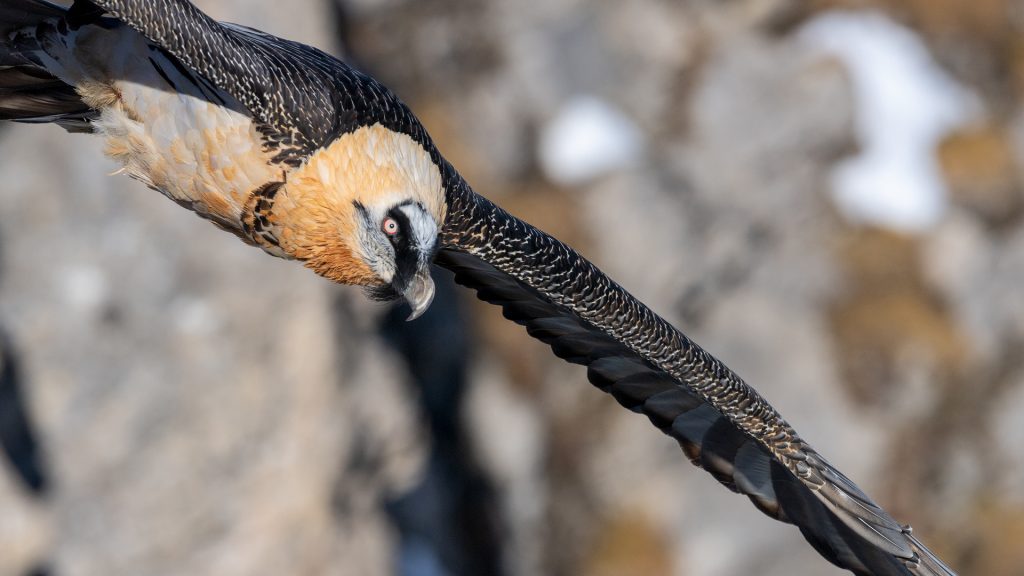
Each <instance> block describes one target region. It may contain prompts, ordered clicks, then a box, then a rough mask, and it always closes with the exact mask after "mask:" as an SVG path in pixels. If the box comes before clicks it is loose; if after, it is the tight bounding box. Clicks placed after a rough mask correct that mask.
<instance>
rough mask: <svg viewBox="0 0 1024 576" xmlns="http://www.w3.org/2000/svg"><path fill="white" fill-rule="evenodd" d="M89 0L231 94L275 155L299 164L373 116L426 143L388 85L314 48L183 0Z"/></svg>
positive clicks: (368, 122)
mask: <svg viewBox="0 0 1024 576" xmlns="http://www.w3.org/2000/svg"><path fill="white" fill-rule="evenodd" d="M79 2H81V0H79ZM92 3H93V4H95V5H96V6H98V7H100V8H102V9H103V10H106V11H107V12H108V13H110V14H111V15H112V16H114V17H115V18H117V19H118V20H121V21H123V22H125V23H126V24H128V25H129V26H131V27H132V28H135V29H136V30H138V31H139V32H141V33H142V34H143V35H144V36H145V37H146V38H147V39H149V41H150V42H153V43H154V44H156V45H158V46H160V47H161V48H163V49H164V50H166V51H167V52H168V53H169V54H171V55H173V56H174V57H175V58H177V59H178V60H179V61H180V62H181V63H182V64H183V65H185V66H186V67H188V68H189V69H191V70H192V71H194V72H195V73H197V74H199V75H201V76H203V77H204V78H205V79H207V80H208V81H210V82H212V83H213V84H214V85H215V86H217V87H218V88H220V89H221V90H224V91H225V92H227V93H228V94H230V95H231V96H233V97H234V98H235V99H236V100H238V101H239V102H240V103H241V104H242V105H243V106H245V108H246V109H247V110H249V112H250V113H251V114H252V115H253V118H255V119H256V121H257V125H258V127H259V130H260V132H261V133H262V134H263V136H264V138H265V139H266V143H267V145H268V147H269V148H270V149H272V150H274V151H275V152H276V157H275V159H276V160H277V161H278V162H282V163H285V164H290V165H293V166H294V165H299V164H301V163H302V162H303V160H304V159H305V158H307V157H308V156H309V155H310V154H312V153H313V152H315V151H316V150H318V149H320V148H322V147H324V146H326V145H327V144H330V143H331V142H333V141H334V140H336V139H337V138H338V137H339V136H341V135H342V134H345V133H347V132H351V131H353V130H355V129H357V128H359V127H361V126H370V125H373V124H378V123H379V124H381V125H383V126H384V127H385V128H388V129H390V130H392V131H395V132H400V133H403V134H408V135H409V136H411V137H412V138H413V139H414V140H416V141H417V142H419V143H421V144H423V145H424V147H425V148H428V149H430V148H432V147H431V146H429V145H427V144H428V142H429V138H428V136H427V134H426V132H425V131H424V130H423V128H422V127H421V126H420V124H419V122H417V121H416V119H415V117H414V116H413V115H412V113H411V112H410V111H409V109H408V108H407V107H406V106H405V104H403V103H402V102H401V101H400V100H399V99H398V98H397V97H395V96H394V95H393V94H392V93H391V92H390V91H389V90H387V89H386V88H384V87H383V86H381V85H380V84H379V83H378V82H377V81H376V80H374V79H373V78H371V77H369V76H367V75H365V74H363V73H361V72H359V71H357V70H355V69H353V68H351V67H350V66H348V65H347V64H345V63H344V62H341V61H340V60H338V59H336V58H334V57H333V56H330V55H328V54H325V53H324V52H322V51H320V50H317V49H316V48H312V47H310V46H306V45H304V44H300V43H298V42H292V41H289V40H283V39H281V38H277V37H275V36H271V35H269V34H265V33H263V32H259V31H257V30H252V29H250V28H246V27H243V26H238V25H235V24H226V23H221V22H217V21H216V20H214V19H212V18H210V17H209V16H207V15H206V14H204V13H203V12H201V11H200V10H199V9H198V8H196V7H195V6H194V5H192V3H191V2H189V1H188V0H92Z"/></svg>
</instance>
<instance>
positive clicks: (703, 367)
mask: <svg viewBox="0 0 1024 576" xmlns="http://www.w3.org/2000/svg"><path fill="white" fill-rule="evenodd" d="M448 173H449V185H448V187H447V189H448V220H447V222H446V224H445V228H444V230H443V232H442V240H443V245H444V248H443V250H442V251H441V253H440V254H439V256H438V260H437V262H438V263H439V264H440V265H441V266H444V267H446V268H448V269H450V270H452V271H454V272H455V280H456V282H458V283H460V284H463V285H465V286H468V287H470V288H473V289H474V290H476V291H477V293H478V296H479V297H480V298H481V299H482V300H485V301H487V302H490V303H492V304H496V305H499V306H501V307H502V309H503V311H504V315H505V317H506V318H508V319H509V320H513V321H515V322H517V323H519V324H521V325H523V326H525V327H526V330H527V332H528V333H529V334H530V335H531V336H533V337H534V338H537V339H539V340H542V341H543V342H545V343H547V344H548V345H550V346H551V348H552V350H553V351H554V353H555V354H556V355H558V356H559V357H561V358H563V359H565V360H567V361H569V362H573V363H576V364H582V365H584V366H586V367H587V376H588V377H589V379H590V381H591V382H592V383H593V384H594V385H595V386H597V387H598V388H600V389H601V390H604V391H605V392H608V393H610V394H611V395H612V396H614V397H615V399H616V400H618V401H619V403H621V404H622V405H623V406H625V407H626V408H629V409H631V410H633V411H635V412H639V413H642V414H645V415H646V416H647V417H648V418H649V419H650V420H651V422H652V423H653V424H654V425H655V426H657V427H658V428H660V429H661V430H662V431H663V432H665V433H666V434H668V435H670V436H672V437H673V438H675V439H676V440H677V441H678V442H679V443H680V445H681V446H682V448H683V450H684V451H685V452H686V454H687V456H688V457H689V458H690V460H691V461H692V462H693V463H694V464H696V465H698V466H701V467H702V468H704V469H705V470H707V471H708V472H710V473H711V474H712V475H713V476H714V477H715V478H717V479H718V480H719V481H720V482H721V483H722V484H724V485H725V486H727V487H728V488H730V489H731V490H733V491H736V492H739V493H741V494H745V495H747V496H748V497H749V498H750V500H751V501H752V502H753V503H754V505H755V506H757V507H758V508H759V509H760V510H762V511H763V512H764V513H766V514H768V515H769V516H771V517H773V518H776V519H778V520H781V521H784V522H790V523H793V524H795V525H796V526H798V527H799V528H800V531H801V532H802V533H803V535H804V536H805V537H806V538H807V540H808V541H809V542H810V543H811V544H812V545H813V546H814V547H815V548H816V549H817V550H818V552H820V553H821V554H822V555H823V556H824V557H825V558H827V559H828V560H830V561H832V562H833V563H835V564H836V565H838V566H840V567H843V568H846V569H848V570H850V571H852V572H854V573H856V574H861V575H865V576H867V575H890V574H891V575H897V574H898V575H910V574H913V575H935V576H949V575H952V574H953V572H952V571H951V570H950V569H949V568H947V567H945V566H944V565H943V564H942V563H941V562H940V561H939V560H938V559H937V558H936V557H935V556H934V555H933V554H932V553H931V552H929V551H928V550H927V549H926V548H924V547H923V546H922V545H921V544H920V542H918V541H917V540H916V539H915V538H914V537H913V536H911V534H910V531H909V529H906V528H903V527H901V526H900V525H899V524H898V523H897V522H896V521H895V520H893V519H892V518H891V517H890V516H889V515H888V514H887V513H886V512H885V511H884V510H882V509H881V508H880V507H879V506H878V505H877V504H875V503H874V502H872V501H871V499H870V498H868V496H867V495H865V494H864V493H863V492H862V491H861V490H860V489H859V488H857V486H856V485H854V484H853V482H851V481H850V480H849V479H847V478H846V477H845V476H844V475H843V474H842V473H840V472H839V471H838V470H836V469H835V468H834V467H833V466H831V465H830V464H829V463H828V462H827V461H825V459H824V458H822V457H821V456H820V455H819V454H818V453H817V452H815V451H814V450H813V449H812V448H811V447H810V446H809V445H807V443H805V442H804V441H803V440H802V439H801V438H800V437H799V436H798V435H797V434H796V432H795V431H794V430H793V429H792V428H791V427H790V426H789V425H788V424H787V423H786V422H785V421H784V420H783V419H782V417H781V416H780V415H779V414H778V413H777V412H776V411H775V410H774V409H773V408H772V407H771V406H770V405H769V404H768V403H767V401H765V400H764V399H763V398H762V397H761V396H760V395H759V394H758V393H757V392H756V391H755V390H754V389H752V388H751V387H750V386H748V385H747V384H746V383H744V382H743V381H742V380H741V379H740V378H739V377H738V376H736V375H735V374H734V373H733V372H732V371H730V370H729V369H728V368H727V367H726V366H725V365H723V364H722V363H721V362H720V361H718V360H717V359H715V358H714V357H713V356H711V355H710V354H708V353H707V352H705V351H704V350H702V349H701V348H700V347H698V346H697V345H696V344H694V343H693V342H691V341H690V340H689V339H688V338H687V337H686V336H684V335H683V334H682V333H680V332H679V331H678V330H676V329H675V328H674V327H672V326H671V325H670V324H668V323H667V322H666V321H665V320H663V319H661V318H660V317H658V316H656V315H655V314H654V313H653V312H651V311H650V310H649V309H648V308H647V307H646V306H644V305H643V304H642V303H640V302H639V301H637V300H636V299H635V298H633V297H632V296H631V295H630V294H629V293H628V292H626V291H625V290H623V289H622V288H621V287H620V286H618V285H617V284H615V283H614V282H612V281H611V280H610V279H609V278H608V277H607V276H605V275H604V274H603V273H602V272H601V271H600V270H598V269H597V268H596V267H594V266H593V265H592V264H591V263H589V262H588V261H586V260H585V259H584V258H582V257H581V256H580V255H579V254H577V253H576V252H574V251H573V250H572V249H571V248H569V247H567V246H566V245H564V244H562V243H561V242H559V241H557V240H555V239H554V238H552V237H550V236H548V235H546V234H544V233H543V232H540V231H539V230H537V229H535V228H533V227H531V226H530V225H529V224H526V223H524V222H522V221H520V220H518V219H516V218H514V217H512V216H510V215H509V214H507V213H506V212H504V211H503V210H501V209H500V208H498V207H497V206H495V205H494V204H492V203H490V202H489V201H487V200H486V199H484V198H483V197H481V196H478V195H476V194H475V193H473V192H472V191H471V190H470V189H469V188H468V186H467V185H466V184H465V183H464V182H462V180H461V178H459V177H458V175H457V174H455V173H454V171H453V170H451V169H450V168H449V170H448Z"/></svg>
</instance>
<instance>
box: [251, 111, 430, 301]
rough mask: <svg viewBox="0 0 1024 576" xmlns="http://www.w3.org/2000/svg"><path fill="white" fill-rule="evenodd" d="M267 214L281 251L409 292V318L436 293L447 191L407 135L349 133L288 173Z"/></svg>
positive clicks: (391, 291) (375, 290)
mask: <svg viewBox="0 0 1024 576" xmlns="http://www.w3.org/2000/svg"><path fill="white" fill-rule="evenodd" d="M268 220H269V222H268V224H269V225H270V226H271V227H272V228H273V229H274V230H273V233H274V236H275V237H276V240H277V242H278V243H279V245H280V248H281V250H283V251H284V252H285V253H286V255H287V256H290V257H292V258H296V259H298V260H301V261H303V262H304V263H305V265H306V266H307V267H309V268H311V269H313V270H314V271H315V272H316V273H317V274H320V275H322V276H324V277H326V278H329V279H331V280H334V281H336V282H340V283H343V284H354V285H359V286H364V287H366V288H368V289H369V291H370V294H371V295H372V296H375V297H377V298H381V299H391V298H395V297H403V298H405V299H406V300H407V301H408V302H409V305H410V306H411V307H412V310H413V313H412V316H411V317H410V319H412V318H416V317H418V316H420V315H421V314H422V313H423V312H425V311H426V309H427V307H428V306H429V305H430V303H431V301H432V300H433V297H434V282H433V280H432V279H431V277H430V266H431V262H432V261H433V258H434V255H435V254H436V252H437V249H438V231H439V230H440V227H441V223H442V222H443V221H444V192H443V190H442V183H441V174H440V171H439V170H438V168H437V165H436V164H434V162H433V161H432V160H431V158H430V154H429V153H428V152H427V151H426V150H424V148H423V147H422V146H420V145H419V144H418V143H416V141H414V140H413V139H412V138H410V137H409V136H407V135H404V134H399V133H396V132H392V131H390V130H387V129H386V128H383V127H381V126H380V125H374V126H370V127H363V128H360V129H358V130H356V131H354V132H351V133H348V134H345V135H343V136H342V137H341V138H339V139H338V140H337V141H335V142H334V143H333V144H332V145H331V146H329V147H327V148H325V149H323V150H320V151H319V152H317V153H316V154H314V155H313V156H312V157H311V158H310V159H309V161H308V162H307V163H306V164H304V165H303V166H302V167H300V168H298V169H296V170H295V171H294V172H292V173H291V174H289V175H288V177H287V181H286V182H285V184H284V185H283V186H282V187H281V188H280V189H279V190H278V192H277V193H276V194H275V196H274V199H273V209H272V211H271V215H270V217H269V218H268Z"/></svg>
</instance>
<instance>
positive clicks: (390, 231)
mask: <svg viewBox="0 0 1024 576" xmlns="http://www.w3.org/2000/svg"><path fill="white" fill-rule="evenodd" d="M381 230H383V231H384V233H385V234H387V235H388V236H394V235H395V234H398V230H399V227H398V221H397V220H395V219H394V218H385V219H384V223H383V224H382V225H381Z"/></svg>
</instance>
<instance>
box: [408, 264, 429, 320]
mask: <svg viewBox="0 0 1024 576" xmlns="http://www.w3.org/2000/svg"><path fill="white" fill-rule="evenodd" d="M402 296H403V297H404V298H405V301H406V302H408V303H409V306H410V307H411V308H412V314H410V315H409V317H408V318H406V322H411V321H413V320H415V319H417V318H419V317H420V316H422V315H423V313H424V312H426V311H427V308H429V307H430V303H431V302H433V301H434V279H433V278H431V277H430V266H424V267H423V268H420V270H419V271H418V272H416V275H415V276H413V278H412V281H411V282H409V285H408V286H406V288H405V291H404V292H402Z"/></svg>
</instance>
